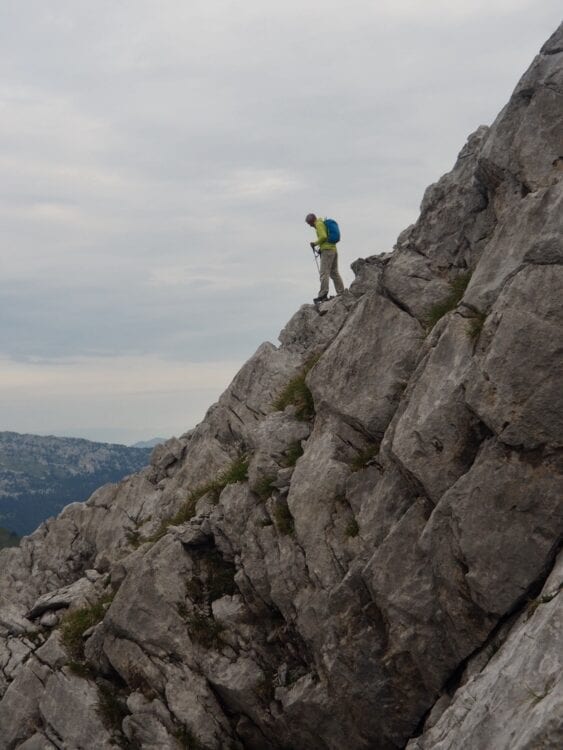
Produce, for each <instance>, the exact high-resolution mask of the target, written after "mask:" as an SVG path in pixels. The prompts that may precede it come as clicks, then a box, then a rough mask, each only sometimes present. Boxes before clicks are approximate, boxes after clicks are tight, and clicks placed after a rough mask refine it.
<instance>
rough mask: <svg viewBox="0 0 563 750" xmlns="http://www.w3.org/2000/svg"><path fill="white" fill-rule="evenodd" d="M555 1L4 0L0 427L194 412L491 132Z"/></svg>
mask: <svg viewBox="0 0 563 750" xmlns="http://www.w3.org/2000/svg"><path fill="white" fill-rule="evenodd" d="M560 8H561V4H560V0H553V1H551V0H424V2H423V1H422V0H348V1H347V2H345V3H343V2H342V0H318V1H317V0H314V1H313V0H283V2H280V1H279V0H275V1H273V2H267V1H265V0H244V2H241V0H237V1H236V2H235V0H111V1H107V2H106V0H0V165H1V180H0V231H1V261H0V262H1V265H0V325H1V328H0V430H7V429H10V430H15V431H18V432H33V433H40V434H46V433H50V434H58V435H71V436H79V437H87V438H91V439H100V440H107V441H114V442H128V443H129V442H134V441H135V440H140V439H144V438H150V437H153V436H156V435H161V436H170V435H172V434H180V433H182V432H184V431H185V430H186V429H188V428H190V427H191V426H193V425H194V424H195V423H197V422H198V421H200V420H201V418H202V417H203V415H204V413H205V411H206V409H207V407H208V406H209V405H210V404H211V403H212V402H213V401H214V400H215V399H216V398H217V397H218V395H219V394H220V393H221V391H222V390H223V389H224V388H225V387H226V386H227V385H228V383H229V382H230V380H231V379H232V377H233V375H234V374H235V372H236V371H237V369H238V368H239V366H240V365H241V364H242V363H243V362H244V361H246V359H248V357H249V356H250V355H251V354H252V353H253V352H254V351H255V349H256V348H257V347H258V345H259V344H260V343H261V342H262V341H264V340H270V341H273V342H276V341H277V335H278V333H279V331H280V329H281V328H282V327H283V326H284V324H285V322H286V321H287V320H288V319H289V317H290V316H291V315H292V314H293V312H295V311H296V310H297V308H298V307H299V305H300V304H302V303H303V302H308V301H310V299H311V298H312V297H313V296H315V295H316V294H317V291H318V278H317V272H316V267H315V264H314V260H313V257H312V254H311V250H310V248H309V245H308V242H309V241H310V239H311V236H310V235H311V232H312V230H311V229H309V227H307V225H306V224H305V223H304V216H305V214H306V213H308V212H309V211H314V212H315V213H317V214H319V215H321V216H324V215H330V216H333V217H334V218H336V219H338V221H339V223H340V226H341V229H342V234H343V239H342V242H341V245H340V262H341V267H342V269H343V276H344V280H345V282H346V284H349V283H350V282H351V281H352V279H353V275H352V272H351V271H350V270H349V265H350V263H351V262H352V261H353V260H355V259H356V258H357V257H360V256H366V255H372V254H374V253H377V252H382V251H385V250H389V249H391V248H392V246H393V244H394V242H395V240H396V237H397V235H398V234H399V233H400V232H401V231H402V230H403V229H404V228H405V227H406V226H408V225H409V224H410V223H412V222H413V221H414V220H415V219H416V217H417V215H418V208H419V205H420V201H421V198H422V194H423V191H424V189H425V188H426V187H427V185H428V184H430V183H431V182H434V181H436V179H438V178H439V177H440V175H442V174H443V173H444V172H446V171H448V170H449V169H450V168H451V166H452V165H453V162H454V161H455V157H456V155H457V153H458V152H459V150H460V149H461V147H462V146H463V144H464V142H465V140H466V138H467V136H468V135H469V134H470V133H471V132H472V131H474V130H475V129H476V128H477V127H478V126H479V125H480V124H490V123H491V122H492V121H493V119H494V118H495V116H496V115H497V113H498V112H499V110H500V109H501V108H502V106H503V105H504V104H505V103H506V101H507V100H508V97H509V96H510V93H511V91H512V90H513V88H514V86H515V85H516V83H517V81H518V79H519V78H520V76H521V75H522V73H523V72H524V70H525V69H526V68H527V67H528V65H529V64H530V63H531V61H532V59H533V57H534V55H535V54H537V52H538V51H539V48H540V47H541V45H542V44H543V42H544V41H545V40H546V39H547V38H548V37H549V36H550V35H551V33H552V32H553V31H554V30H555V28H556V27H557V25H558V24H559V22H560V20H561V18H560V16H561V12H560Z"/></svg>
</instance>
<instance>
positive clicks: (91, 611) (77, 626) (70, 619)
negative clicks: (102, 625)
mask: <svg viewBox="0 0 563 750" xmlns="http://www.w3.org/2000/svg"><path fill="white" fill-rule="evenodd" d="M112 599H113V594H110V595H108V596H105V597H103V598H102V599H100V601H99V602H97V603H96V604H93V605H92V606H91V607H82V608H81V609H75V610H74V611H72V612H68V613H67V614H66V615H65V616H64V618H63V621H62V624H61V640H62V642H63V645H64V647H65V648H66V650H67V653H68V655H69V656H70V657H71V658H72V659H73V661H74V662H84V633H85V632H86V631H87V630H88V629H89V628H91V627H93V626H94V625H97V624H98V623H99V622H101V621H102V620H103V619H104V615H105V613H106V610H107V605H108V604H109V603H110V602H111V601H112Z"/></svg>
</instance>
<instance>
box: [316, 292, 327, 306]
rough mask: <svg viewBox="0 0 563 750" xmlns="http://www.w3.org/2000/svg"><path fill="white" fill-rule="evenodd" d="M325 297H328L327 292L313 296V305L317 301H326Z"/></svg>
mask: <svg viewBox="0 0 563 750" xmlns="http://www.w3.org/2000/svg"><path fill="white" fill-rule="evenodd" d="M327 299H328V294H321V296H320V297H315V299H314V300H313V302H314V303H315V305H316V304H317V303H319V302H326V301H327Z"/></svg>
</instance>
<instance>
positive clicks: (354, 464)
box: [350, 440, 381, 471]
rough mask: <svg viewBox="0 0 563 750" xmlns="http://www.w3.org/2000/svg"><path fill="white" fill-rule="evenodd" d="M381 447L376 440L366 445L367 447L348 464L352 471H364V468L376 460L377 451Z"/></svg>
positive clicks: (379, 442)
mask: <svg viewBox="0 0 563 750" xmlns="http://www.w3.org/2000/svg"><path fill="white" fill-rule="evenodd" d="M380 447H381V441H380V440H376V441H375V442H373V443H371V444H370V445H368V447H367V448H366V449H365V450H363V451H360V452H359V453H358V454H357V455H356V456H354V458H353V459H352V461H351V462H350V468H351V469H352V471H361V470H362V469H365V468H366V466H368V465H369V464H371V463H373V461H374V460H375V459H376V458H377V455H378V454H379V449H380Z"/></svg>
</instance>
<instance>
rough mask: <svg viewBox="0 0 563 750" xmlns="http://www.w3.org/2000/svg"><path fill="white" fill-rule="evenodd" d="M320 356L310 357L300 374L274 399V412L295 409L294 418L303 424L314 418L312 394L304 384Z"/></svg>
mask: <svg viewBox="0 0 563 750" xmlns="http://www.w3.org/2000/svg"><path fill="white" fill-rule="evenodd" d="M319 359H320V354H319V355H317V356H315V357H311V358H310V359H308V360H307V362H306V363H305V366H304V367H303V369H302V370H301V372H300V373H299V374H298V375H296V376H295V377H294V378H292V379H291V380H290V381H289V383H288V384H287V385H286V386H285V388H284V389H283V390H282V391H281V393H280V394H279V396H278V397H277V398H276V400H275V401H274V403H273V404H272V407H273V409H274V411H283V410H284V409H285V408H286V407H288V406H290V405H291V406H294V407H295V416H296V417H297V419H300V420H302V421H303V422H309V421H311V420H312V419H313V418H314V416H315V403H314V401H313V394H312V393H311V391H310V390H309V388H308V386H307V383H306V382H305V380H306V378H307V375H308V373H309V371H310V370H311V369H312V368H313V367H314V366H315V365H316V364H317V362H318V361H319Z"/></svg>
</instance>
